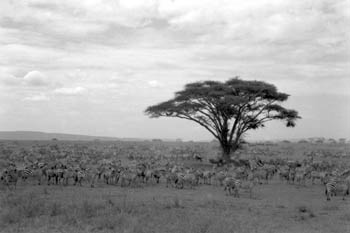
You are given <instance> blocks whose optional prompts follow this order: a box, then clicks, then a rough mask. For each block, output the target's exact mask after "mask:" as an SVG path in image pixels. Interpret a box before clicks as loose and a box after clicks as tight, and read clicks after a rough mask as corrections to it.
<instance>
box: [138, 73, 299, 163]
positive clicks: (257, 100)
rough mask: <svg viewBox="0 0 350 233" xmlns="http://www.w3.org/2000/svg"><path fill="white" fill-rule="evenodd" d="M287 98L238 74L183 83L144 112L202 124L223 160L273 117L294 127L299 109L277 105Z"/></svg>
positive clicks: (262, 83)
mask: <svg viewBox="0 0 350 233" xmlns="http://www.w3.org/2000/svg"><path fill="white" fill-rule="evenodd" d="M288 97H289V95H288V94H285V93H281V92H278V91H277V88H276V87H275V86H274V85H272V84H269V83H266V82H263V81H245V80H241V79H239V78H237V77H236V78H232V79H229V80H227V81H226V82H219V81H200V82H194V83H189V84H187V85H185V88H184V89H183V90H181V91H178V92H176V93H175V97H174V98H173V99H171V100H168V101H165V102H162V103H159V104H157V105H153V106H150V107H148V108H147V109H146V110H145V113H146V114H147V115H149V116H150V117H151V118H158V117H175V118H181V119H186V120H190V121H193V122H195V123H197V124H199V125H201V126H202V127H204V128H205V129H206V130H207V131H209V132H210V133H211V134H212V135H213V136H214V137H215V138H216V139H217V140H218V141H219V143H220V146H221V149H222V156H223V159H224V160H225V161H226V162H229V161H230V159H231V157H230V156H231V153H233V152H235V151H236V150H237V149H238V148H239V147H240V146H241V143H242V142H243V140H242V139H243V136H244V135H245V133H246V132H247V131H249V130H255V129H259V128H262V127H264V126H265V124H266V123H267V122H269V121H272V120H282V121H285V123H286V126H287V127H294V126H295V121H296V120H297V119H298V118H300V116H299V115H298V112H297V111H295V110H292V109H286V108H284V107H282V106H281V105H280V103H282V102H284V101H286V100H287V99H288Z"/></svg>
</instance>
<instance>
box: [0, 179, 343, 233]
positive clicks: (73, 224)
mask: <svg viewBox="0 0 350 233" xmlns="http://www.w3.org/2000/svg"><path fill="white" fill-rule="evenodd" d="M45 190H46V191H45ZM257 194H258V195H259V199H253V200H252V199H249V194H247V193H243V194H242V198H233V197H227V196H225V193H224V192H223V190H221V189H220V188H217V187H210V186H203V187H199V188H197V189H195V190H177V189H167V188H165V187H164V186H163V185H160V186H152V187H145V188H130V189H128V188H120V187H99V188H95V189H90V188H87V187H65V188H63V189H62V188H60V187H53V186H50V187H39V186H25V187H20V188H19V189H18V190H16V191H15V192H11V193H2V196H1V202H0V203H1V210H0V229H2V231H1V230H0V232H6V233H7V232H9V233H10V232H78V233H79V232H130V233H133V232H135V233H136V232H144V233H146V232H155V233H157V232H159V233H163V232H169V233H177V232H185V233H186V232H191V233H193V232H195V233H196V232H198V233H204V232H205V233H210V232H213V233H214V232H222V233H226V232H237V233H241V232H242V233H243V232H310V233H313V232H342V233H343V232H348V229H349V227H350V224H349V216H350V213H349V210H348V209H347V207H348V206H349V201H345V202H344V201H342V200H337V199H335V200H334V201H333V200H332V205H330V204H329V203H327V202H326V201H325V198H324V196H323V195H322V194H323V193H322V187H319V186H314V187H312V188H305V189H296V188H295V187H294V186H291V185H283V187H282V185H281V184H278V183H275V184H269V185H261V186H259V187H258V188H257ZM324 212H326V213H329V214H326V215H325V214H322V213H324ZM335 223H336V224H335Z"/></svg>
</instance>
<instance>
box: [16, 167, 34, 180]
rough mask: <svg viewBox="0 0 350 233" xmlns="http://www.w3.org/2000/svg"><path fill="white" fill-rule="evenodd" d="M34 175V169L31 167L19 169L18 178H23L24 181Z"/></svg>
mask: <svg viewBox="0 0 350 233" xmlns="http://www.w3.org/2000/svg"><path fill="white" fill-rule="evenodd" d="M32 175H33V169H31V168H29V167H25V168H21V169H18V178H20V179H22V181H26V180H27V179H28V178H29V177H31V176H32Z"/></svg>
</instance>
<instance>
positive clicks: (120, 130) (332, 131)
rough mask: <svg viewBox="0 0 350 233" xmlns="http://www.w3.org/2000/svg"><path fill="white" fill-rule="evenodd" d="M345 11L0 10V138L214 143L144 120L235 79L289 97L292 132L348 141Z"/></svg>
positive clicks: (64, 3) (349, 52)
mask: <svg viewBox="0 0 350 233" xmlns="http://www.w3.org/2000/svg"><path fill="white" fill-rule="evenodd" d="M349 23H350V1H349V0H337V1H334V0H317V1H316V0H283V1H282V0H254V1H253V0H216V1H213V0H158V1H157V0H139V1H135V0H84V1H82V0H21V1H15V0H1V1H0V130H36V131H45V132H63V133H78V134H89V135H101V136H117V137H143V138H183V139H195V140H202V139H211V138H212V137H211V135H210V134H209V133H207V132H206V131H205V130H202V129H201V128H200V127H198V126H196V125H195V124H194V123H191V122H186V121H184V120H177V119H149V118H148V117H147V116H145V115H144V113H143V111H144V109H145V108H146V107H147V106H149V105H152V104H156V103H158V102H161V101H164V100H167V99H169V98H171V97H172V96H173V93H174V92H175V91H177V90H180V89H181V88H182V87H183V85H184V84H186V83H188V82H193V81H198V80H221V81H224V80H226V79H228V78H230V77H234V76H237V75H238V76H240V77H241V78H242V79H248V80H252V79H256V80H264V81H267V82H271V83H273V84H275V85H276V86H277V87H278V88H279V90H280V91H282V92H286V93H288V94H290V95H291V97H290V99H289V100H288V103H286V106H287V107H290V108H294V109H296V110H298V111H299V113H300V115H301V116H302V117H303V119H302V120H300V121H299V122H298V125H297V127H296V128H293V129H290V128H285V127H284V125H283V124H282V123H279V122H276V123H271V124H270V125H268V127H267V128H266V129H264V130H260V131H256V132H251V133H249V135H248V136H249V138H250V139H274V138H299V137H313V136H324V137H334V138H340V137H348V138H350V135H349V132H350V77H349V74H350V70H349V69H350V68H349V67H350V66H349V65H350V64H349V61H350V60H349V57H350V49H349V32H350V30H349Z"/></svg>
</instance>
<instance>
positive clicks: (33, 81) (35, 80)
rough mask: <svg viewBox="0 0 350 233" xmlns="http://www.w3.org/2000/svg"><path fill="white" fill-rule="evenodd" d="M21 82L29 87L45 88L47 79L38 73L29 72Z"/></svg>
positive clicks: (34, 71)
mask: <svg viewBox="0 0 350 233" xmlns="http://www.w3.org/2000/svg"><path fill="white" fill-rule="evenodd" d="M23 81H24V83H25V84H26V85H29V86H47V85H48V84H49V83H48V80H47V77H46V76H45V75H44V74H43V73H41V72H40V71H36V70H33V71H30V72H28V73H27V74H26V75H25V76H24V77H23Z"/></svg>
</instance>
